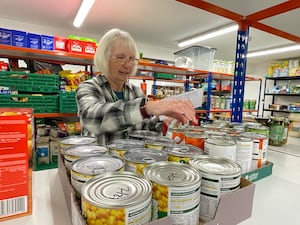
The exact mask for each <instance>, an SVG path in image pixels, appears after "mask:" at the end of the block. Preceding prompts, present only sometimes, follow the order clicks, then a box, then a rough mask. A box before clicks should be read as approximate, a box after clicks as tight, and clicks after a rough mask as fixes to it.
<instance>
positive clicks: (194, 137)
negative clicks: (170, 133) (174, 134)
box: [184, 131, 208, 151]
mask: <svg viewBox="0 0 300 225" xmlns="http://www.w3.org/2000/svg"><path fill="white" fill-rule="evenodd" d="M207 137H208V136H207V135H206V134H205V133H200V132H195V131H188V132H185V133H184V140H185V144H191V145H194V146H195V147H198V148H200V149H202V151H204V141H205V139H207Z"/></svg>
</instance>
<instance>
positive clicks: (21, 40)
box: [12, 30, 27, 48]
mask: <svg viewBox="0 0 300 225" xmlns="http://www.w3.org/2000/svg"><path fill="white" fill-rule="evenodd" d="M12 45H13V46H17V47H23V48H26V47H27V33H26V32H25V31H20V30H13V38H12Z"/></svg>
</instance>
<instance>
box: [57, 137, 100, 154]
mask: <svg viewBox="0 0 300 225" xmlns="http://www.w3.org/2000/svg"><path fill="white" fill-rule="evenodd" d="M96 141H97V140H96V138H94V137H87V136H76V135H75V136H68V137H65V138H63V139H61V141H60V152H61V154H62V155H63V154H64V151H65V149H66V148H68V147H70V146H73V145H87V144H95V143H96Z"/></svg>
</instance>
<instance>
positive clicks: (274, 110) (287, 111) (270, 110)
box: [264, 109, 300, 113]
mask: <svg viewBox="0 0 300 225" xmlns="http://www.w3.org/2000/svg"><path fill="white" fill-rule="evenodd" d="M264 111H269V112H281V113H300V112H297V111H289V110H277V109H264Z"/></svg>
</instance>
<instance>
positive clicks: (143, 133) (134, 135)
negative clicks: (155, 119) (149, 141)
mask: <svg viewBox="0 0 300 225" xmlns="http://www.w3.org/2000/svg"><path fill="white" fill-rule="evenodd" d="M128 136H129V138H131V139H136V140H142V141H143V140H145V139H146V138H147V137H157V136H159V133H157V132H154V131H150V130H135V131H132V132H130V133H129V134H128Z"/></svg>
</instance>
